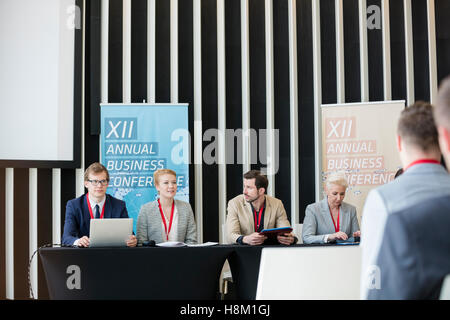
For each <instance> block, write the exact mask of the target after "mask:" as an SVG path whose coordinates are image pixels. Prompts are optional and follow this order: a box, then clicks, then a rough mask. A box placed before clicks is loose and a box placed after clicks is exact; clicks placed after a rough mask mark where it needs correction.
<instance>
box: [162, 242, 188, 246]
mask: <svg viewBox="0 0 450 320" xmlns="http://www.w3.org/2000/svg"><path fill="white" fill-rule="evenodd" d="M156 245H157V246H158V247H184V246H186V243H184V242H177V241H167V242H161V243H157V244H156Z"/></svg>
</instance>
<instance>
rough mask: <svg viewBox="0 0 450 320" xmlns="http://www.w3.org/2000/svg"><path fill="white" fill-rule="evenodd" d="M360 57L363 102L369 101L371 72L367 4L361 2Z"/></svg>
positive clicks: (363, 0) (360, 0)
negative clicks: (368, 50) (369, 66)
mask: <svg viewBox="0 0 450 320" xmlns="http://www.w3.org/2000/svg"><path fill="white" fill-rule="evenodd" d="M358 5H359V55H360V72H361V101H362V102H366V101H369V71H368V65H369V63H368V53H367V2H366V0H359V1H358Z"/></svg>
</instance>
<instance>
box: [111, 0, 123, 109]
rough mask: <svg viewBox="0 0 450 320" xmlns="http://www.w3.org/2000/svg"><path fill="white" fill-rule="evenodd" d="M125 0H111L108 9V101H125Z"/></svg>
mask: <svg viewBox="0 0 450 320" xmlns="http://www.w3.org/2000/svg"><path fill="white" fill-rule="evenodd" d="M123 46H124V44H123V0H110V1H109V10H108V102H112V103H121V102H122V101H123V92H124V88H123V70H124V66H123V61H124V60H123Z"/></svg>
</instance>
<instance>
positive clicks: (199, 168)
mask: <svg viewBox="0 0 450 320" xmlns="http://www.w3.org/2000/svg"><path fill="white" fill-rule="evenodd" d="M201 19H202V9H201V0H194V3H193V35H194V167H195V168H194V175H195V177H194V178H195V195H194V197H195V217H196V220H197V240H198V242H199V243H202V242H203V183H202V181H203V165H202V163H203V148H202V147H203V145H202V136H203V126H202V27H201Z"/></svg>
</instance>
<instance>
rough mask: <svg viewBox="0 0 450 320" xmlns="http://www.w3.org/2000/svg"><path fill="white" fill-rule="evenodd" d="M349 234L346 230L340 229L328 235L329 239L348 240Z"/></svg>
mask: <svg viewBox="0 0 450 320" xmlns="http://www.w3.org/2000/svg"><path fill="white" fill-rule="evenodd" d="M347 239H348V236H347V234H346V233H345V232H342V231H339V232H336V233H332V234H330V235H329V236H328V241H333V240H347Z"/></svg>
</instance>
